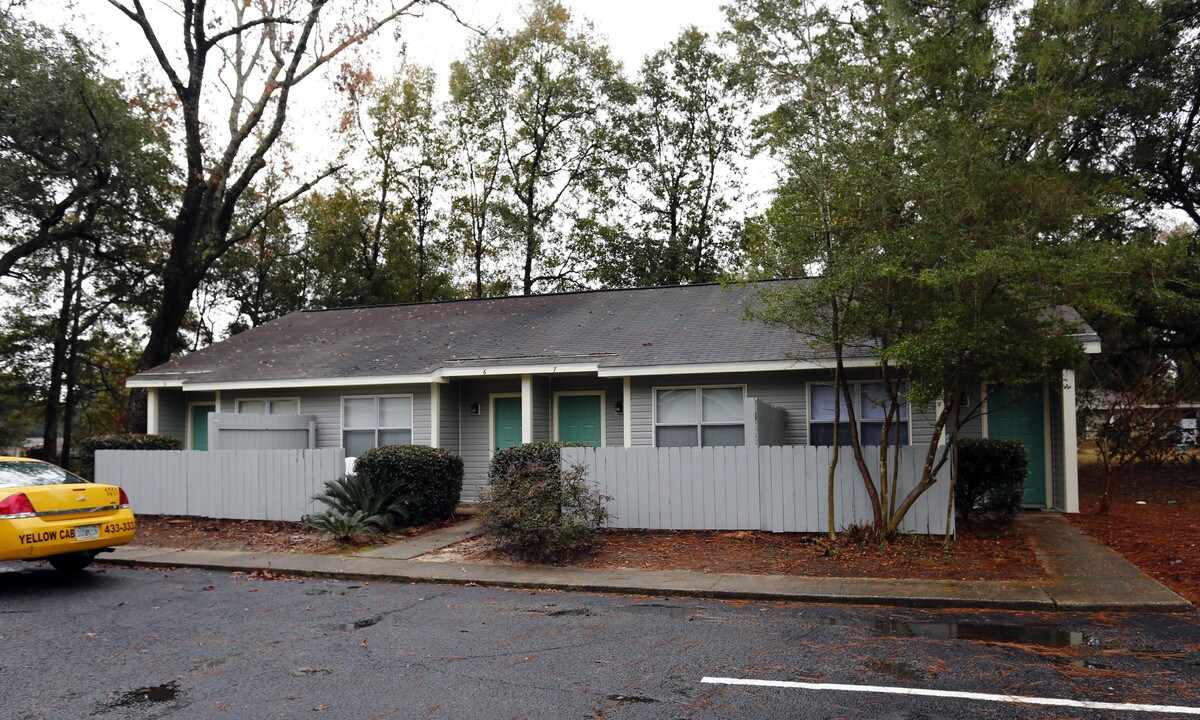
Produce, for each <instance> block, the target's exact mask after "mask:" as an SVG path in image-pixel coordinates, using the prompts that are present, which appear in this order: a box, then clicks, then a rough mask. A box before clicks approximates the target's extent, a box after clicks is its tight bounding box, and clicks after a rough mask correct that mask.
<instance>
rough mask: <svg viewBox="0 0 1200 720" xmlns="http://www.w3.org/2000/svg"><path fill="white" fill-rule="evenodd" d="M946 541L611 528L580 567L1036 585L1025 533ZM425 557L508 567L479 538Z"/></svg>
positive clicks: (982, 529)
mask: <svg viewBox="0 0 1200 720" xmlns="http://www.w3.org/2000/svg"><path fill="white" fill-rule="evenodd" d="M941 545H942V541H941V538H931V537H903V538H901V539H899V540H898V541H896V542H893V543H891V544H888V545H880V544H875V543H867V542H863V541H861V540H858V539H855V538H851V537H846V536H843V537H842V538H840V539H839V540H838V541H836V542H833V543H830V542H829V541H827V540H826V539H824V538H823V537H821V536H817V535H811V534H799V533H789V534H782V533H781V534H776V533H769V532H748V531H744V530H742V531H737V532H725V533H722V532H693V531H650V530H607V531H605V533H604V543H603V544H602V545H601V547H600V549H599V550H598V551H597V552H596V553H595V554H594V555H592V556H589V557H586V558H582V559H580V560H577V561H576V562H575V563H573V564H574V565H575V566H577V567H586V568H597V569H613V570H616V569H621V568H626V569H634V570H692V571H699V572H707V573H748V574H762V575H797V576H800V575H807V576H820V577H885V578H914V579H959V580H1037V579H1040V578H1042V577H1043V576H1044V571H1043V569H1042V566H1041V564H1040V563H1039V562H1038V561H1037V558H1036V557H1035V556H1034V553H1033V550H1032V548H1031V547H1030V546H1029V543H1028V542H1027V541H1026V539H1025V537H1024V536H1022V535H1021V534H1020V533H1018V532H1016V531H1014V530H1009V529H1002V528H996V527H991V526H986V525H973V526H970V527H968V528H967V529H966V531H965V532H963V533H962V534H961V535H960V538H959V539H958V540H957V541H956V542H955V543H954V544H953V546H951V548H950V549H949V550H943V549H942V547H941ZM420 559H421V560H430V561H466V562H500V563H505V562H508V561H507V560H505V558H503V557H502V556H498V555H497V554H495V553H493V552H492V551H491V550H490V549H489V548H488V547H487V545H486V543H485V542H484V540H483V539H482V538H472V539H470V540H465V541H463V542H461V543H458V544H457V545H452V546H450V547H448V548H445V549H443V550H441V551H438V552H436V553H433V554H431V555H426V556H423V557H422V558H420Z"/></svg>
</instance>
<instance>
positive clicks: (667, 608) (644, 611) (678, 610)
mask: <svg viewBox="0 0 1200 720" xmlns="http://www.w3.org/2000/svg"><path fill="white" fill-rule="evenodd" d="M617 609H618V610H622V611H624V612H628V613H633V614H635V615H662V616H665V617H671V618H679V619H681V620H683V619H686V618H687V617H688V616H689V615H691V614H692V613H694V612H696V611H695V609H693V608H686V607H683V606H681V605H664V604H662V603H650V604H648V605H622V606H621V607H619V608H617Z"/></svg>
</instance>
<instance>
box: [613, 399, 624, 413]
mask: <svg viewBox="0 0 1200 720" xmlns="http://www.w3.org/2000/svg"><path fill="white" fill-rule="evenodd" d="M613 409H614V410H616V411H617V414H618V415H620V414H621V413H623V412H625V402H624V401H623V400H618V401H617V402H616V405H615V406H614V407H613Z"/></svg>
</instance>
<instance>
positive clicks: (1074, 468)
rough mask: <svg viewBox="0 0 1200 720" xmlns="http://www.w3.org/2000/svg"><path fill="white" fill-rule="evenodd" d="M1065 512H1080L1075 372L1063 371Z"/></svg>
mask: <svg viewBox="0 0 1200 720" xmlns="http://www.w3.org/2000/svg"><path fill="white" fill-rule="evenodd" d="M1062 422H1063V434H1062V437H1063V485H1064V487H1063V506H1064V507H1063V512H1069V513H1077V512H1079V449H1078V447H1077V442H1078V437H1077V429H1076V427H1075V371H1074V370H1063V371H1062Z"/></svg>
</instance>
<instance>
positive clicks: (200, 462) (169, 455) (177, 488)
mask: <svg viewBox="0 0 1200 720" xmlns="http://www.w3.org/2000/svg"><path fill="white" fill-rule="evenodd" d="M345 464H346V463H345V451H344V450H343V449H342V448H327V449H322V450H217V451H180V450H100V451H98V452H97V453H96V482H100V483H111V484H113V485H120V486H121V487H123V488H125V492H126V493H128V494H129V504H130V506H132V508H133V511H134V512H135V513H138V514H147V515H196V516H200V517H211V518H230V519H237V520H299V519H301V518H302V517H304V516H305V515H309V514H311V513H313V512H314V511H316V510H320V509H321V508H320V507H318V506H316V505H314V504H313V503H312V496H313V495H316V494H317V493H319V492H321V491H323V490H324V489H325V483H326V482H328V481H330V480H333V479H335V478H339V477H344V476H345V474H346V473H345Z"/></svg>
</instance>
